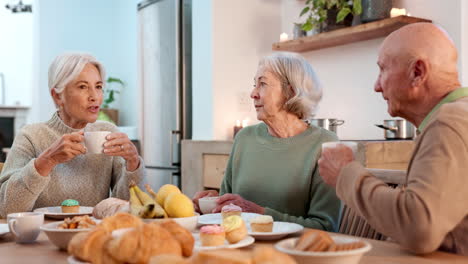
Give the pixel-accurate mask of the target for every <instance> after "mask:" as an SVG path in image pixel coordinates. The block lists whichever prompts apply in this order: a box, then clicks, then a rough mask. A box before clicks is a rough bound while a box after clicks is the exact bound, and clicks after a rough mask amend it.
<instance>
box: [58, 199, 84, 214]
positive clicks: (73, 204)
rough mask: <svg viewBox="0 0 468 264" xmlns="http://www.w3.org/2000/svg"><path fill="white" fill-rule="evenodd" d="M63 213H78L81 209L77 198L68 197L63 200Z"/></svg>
mask: <svg viewBox="0 0 468 264" xmlns="http://www.w3.org/2000/svg"><path fill="white" fill-rule="evenodd" d="M61 206H62V213H78V212H79V211H80V203H79V202H78V201H77V200H73V199H67V200H65V201H63V202H62V205H61Z"/></svg>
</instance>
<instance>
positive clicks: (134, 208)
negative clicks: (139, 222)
mask: <svg viewBox="0 0 468 264" xmlns="http://www.w3.org/2000/svg"><path fill="white" fill-rule="evenodd" d="M129 191H130V213H131V214H132V215H139V212H140V211H141V209H142V208H143V204H141V202H140V199H138V197H137V195H136V193H135V189H134V187H133V186H132V187H130V189H129Z"/></svg>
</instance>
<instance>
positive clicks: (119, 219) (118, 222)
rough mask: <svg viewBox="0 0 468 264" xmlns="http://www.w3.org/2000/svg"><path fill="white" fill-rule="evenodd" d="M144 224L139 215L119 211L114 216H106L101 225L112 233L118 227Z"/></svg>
mask: <svg viewBox="0 0 468 264" xmlns="http://www.w3.org/2000/svg"><path fill="white" fill-rule="evenodd" d="M142 224H143V221H142V220H141V219H140V218H138V217H137V216H134V215H131V214H129V213H117V214H116V215H114V216H111V217H107V218H104V220H102V222H101V223H100V224H99V227H100V228H102V229H104V230H106V231H107V232H109V233H110V232H112V231H114V230H117V229H121V228H130V227H138V226H140V225H142Z"/></svg>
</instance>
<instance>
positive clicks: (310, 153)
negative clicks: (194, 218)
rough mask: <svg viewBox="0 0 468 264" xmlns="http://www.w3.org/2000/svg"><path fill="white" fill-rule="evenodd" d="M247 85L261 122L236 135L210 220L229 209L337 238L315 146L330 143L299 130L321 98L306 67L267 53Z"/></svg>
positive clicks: (334, 202)
mask: <svg viewBox="0 0 468 264" xmlns="http://www.w3.org/2000/svg"><path fill="white" fill-rule="evenodd" d="M254 80H255V84H254V88H253V90H252V93H251V95H250V97H251V98H252V99H253V103H254V106H255V110H256V112H257V118H258V119H259V120H261V121H263V122H261V123H259V124H257V125H254V126H249V127H246V128H243V129H242V130H241V131H240V132H239V133H238V134H237V136H236V138H235V141H234V145H233V148H232V152H231V156H230V158H229V162H228V165H227V169H226V173H225V175H224V179H223V182H222V184H221V191H220V195H221V196H220V197H219V198H218V200H217V204H218V205H217V207H216V208H215V209H214V210H213V212H220V211H221V209H222V207H223V206H225V205H228V204H231V203H232V204H235V205H237V206H240V207H241V208H242V210H243V211H244V212H253V213H259V214H267V215H271V216H272V217H273V218H274V220H275V221H286V222H295V223H299V224H301V225H303V226H306V227H310V228H317V229H323V230H327V231H335V230H337V229H338V218H339V211H340V201H339V199H338V198H337V197H336V195H335V191H334V190H333V189H332V188H330V187H329V186H327V185H326V184H325V183H324V182H323V181H322V179H321V177H320V175H319V172H318V166H317V160H318V158H319V157H320V151H321V145H322V143H324V142H328V141H337V140H338V138H337V137H336V135H335V134H334V133H332V132H329V131H327V130H325V129H322V128H319V127H315V126H312V125H309V124H308V123H307V122H306V120H309V119H310V118H311V117H312V116H313V115H314V113H315V111H316V109H317V105H318V103H319V101H320V99H321V98H322V89H321V86H320V84H319V82H318V79H317V77H316V75H315V73H314V70H313V69H312V66H311V65H310V64H309V63H308V62H307V61H306V60H305V59H304V58H303V57H302V56H300V55H298V54H295V53H287V52H282V53H275V54H273V55H271V56H267V57H265V58H263V59H262V60H261V61H260V63H259V66H258V70H257V74H256V76H255V79H254ZM217 195H218V193H217V192H216V191H203V192H199V193H197V194H196V195H195V197H194V204H195V207H198V199H199V198H201V197H204V196H217Z"/></svg>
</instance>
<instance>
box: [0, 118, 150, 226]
mask: <svg viewBox="0 0 468 264" xmlns="http://www.w3.org/2000/svg"><path fill="white" fill-rule="evenodd" d="M76 131H79V129H73V128H71V127H69V126H67V125H65V123H63V121H62V120H61V119H60V117H59V116H58V115H57V113H55V114H54V115H53V116H52V118H51V119H50V120H49V121H47V122H45V123H38V124H32V125H27V126H25V127H24V128H23V129H21V131H20V132H19V133H18V135H17V136H16V138H15V140H14V142H13V146H12V147H11V150H10V152H9V153H8V157H7V160H6V162H5V166H4V167H3V170H2V173H1V175H0V215H1V216H2V217H6V215H7V214H9V213H13V212H26V211H31V210H33V209H35V208H40V207H46V206H59V205H60V204H61V203H62V201H63V200H65V199H75V200H77V201H79V202H80V205H83V206H94V205H96V204H97V203H98V202H100V201H101V200H103V199H105V198H108V197H109V191H110V190H111V191H112V196H114V197H118V198H121V199H128V196H129V192H128V185H129V183H130V181H131V180H133V181H135V182H136V183H140V182H141V181H143V179H144V164H143V160H142V159H141V158H140V166H139V168H138V169H137V170H135V171H133V172H129V171H127V170H126V165H125V160H124V159H123V158H122V157H111V156H106V155H104V154H84V155H79V156H76V157H75V158H74V159H72V160H70V161H68V162H66V163H61V164H59V165H57V166H56V167H55V168H54V169H53V170H52V171H51V173H50V174H49V175H47V176H45V177H44V176H41V175H40V174H39V173H38V172H37V170H36V168H35V166H34V160H35V159H36V158H37V157H38V156H39V155H40V154H41V153H42V152H43V151H44V150H46V149H47V148H48V147H50V146H51V145H52V143H53V142H55V141H56V140H57V139H59V138H60V137H61V136H62V135H64V134H69V133H72V132H76ZM86 131H111V132H116V131H118V130H117V127H116V126H114V125H113V124H111V123H108V122H102V121H97V122H95V123H90V124H88V125H87V126H86Z"/></svg>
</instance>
